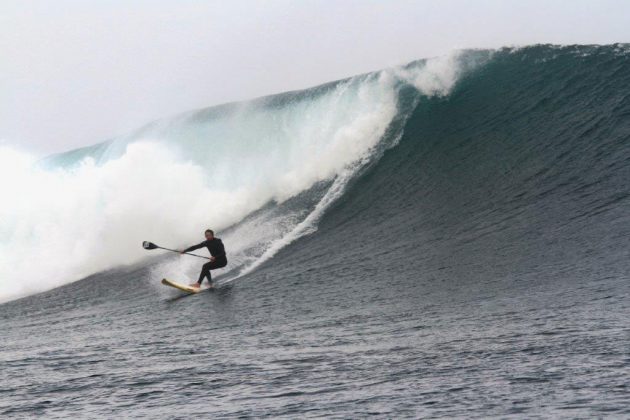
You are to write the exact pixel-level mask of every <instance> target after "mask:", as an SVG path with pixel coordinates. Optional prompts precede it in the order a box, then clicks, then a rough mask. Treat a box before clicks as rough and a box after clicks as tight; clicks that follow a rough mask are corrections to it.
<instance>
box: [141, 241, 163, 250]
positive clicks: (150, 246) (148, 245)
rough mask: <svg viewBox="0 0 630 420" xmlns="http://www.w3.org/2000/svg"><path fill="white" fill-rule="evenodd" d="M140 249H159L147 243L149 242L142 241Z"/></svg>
mask: <svg viewBox="0 0 630 420" xmlns="http://www.w3.org/2000/svg"><path fill="white" fill-rule="evenodd" d="M142 248H144V249H156V248H159V247H158V246H157V245H156V244H154V243H152V242H149V241H144V242H142Z"/></svg>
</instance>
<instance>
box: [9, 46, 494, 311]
mask: <svg viewBox="0 0 630 420" xmlns="http://www.w3.org/2000/svg"><path fill="white" fill-rule="evenodd" d="M488 56H489V53H488V52H470V53H460V54H454V55H450V56H446V57H442V58H437V59H433V60H423V61H418V62H415V63H412V64H410V65H408V66H406V67H404V68H398V69H391V70H385V71H381V72H376V73H371V74H366V75H362V76H357V77H354V78H350V79H347V80H342V81H339V82H334V83H329V84H327V85H323V86H319V87H316V88H312V89H309V90H305V91H299V92H290V93H286V94H281V95H276V96H271V97H266V98H261V99H257V100H253V101H250V102H245V103H236V104H227V105H222V106H218V107H213V108H209V109H205V110H201V111H195V112H189V113H187V114H184V115H180V116H177V117H175V118H172V119H170V120H164V121H158V122H156V123H153V124H149V125H147V126H145V127H143V128H141V129H139V130H137V131H135V132H133V133H130V134H129V135H125V136H122V137H120V138H116V139H113V140H110V141H107V142H104V143H101V144H97V145H95V146H92V147H88V148H83V149H79V150H73V151H70V152H67V153H62V154H59V155H55V156H51V157H48V158H46V159H44V160H43V161H40V162H34V161H33V159H32V158H31V157H29V156H27V155H24V154H21V153H18V152H16V151H14V150H11V149H7V148H4V149H2V150H0V163H1V165H0V166H1V167H2V168H3V169H2V171H3V174H2V179H3V181H2V184H0V194H1V195H2V197H4V198H5V200H4V201H5V202H6V205H3V208H2V210H0V232H2V240H1V241H0V254H1V255H2V256H1V257H0V258H2V261H0V262H1V264H0V279H1V280H0V282H1V283H0V301H3V300H9V299H12V298H16V297H20V296H24V295H27V294H32V293H36V292H40V291H43V290H46V289H50V288H53V287H57V286H59V285H62V284H65V283H69V282H73V281H76V280H79V279H81V278H83V277H85V276H88V275H90V274H94V273H97V272H100V271H103V270H106V269H109V268H112V267H115V266H119V265H123V264H132V263H136V262H138V261H140V260H141V259H142V258H146V256H147V253H146V251H144V250H143V249H142V248H141V247H139V244H140V243H141V242H142V241H143V240H146V239H150V240H152V241H154V242H156V243H158V244H160V245H163V246H167V247H175V246H183V245H185V244H190V243H191V242H192V243H195V242H197V239H201V238H202V235H201V232H203V230H204V229H205V228H206V227H212V228H213V229H215V230H218V231H219V232H221V236H222V237H223V239H224V241H225V242H226V243H227V244H229V248H230V262H231V264H230V269H231V277H232V279H233V278H235V277H236V276H238V275H239V274H243V273H246V272H250V271H251V270H253V269H254V268H255V267H257V266H258V265H260V264H261V263H262V262H264V261H265V260H267V259H269V258H271V257H272V256H273V255H274V254H275V253H276V252H277V251H278V250H279V249H281V248H282V247H284V246H286V245H287V244H289V243H291V242H292V241H294V240H295V239H297V238H299V237H301V236H303V235H305V234H307V233H310V232H313V231H314V230H315V229H316V226H317V222H318V220H319V218H320V217H321V215H322V214H323V213H324V212H325V210H326V208H327V207H328V206H329V205H330V204H331V203H332V202H334V201H335V200H336V199H337V198H338V197H339V196H341V195H342V194H343V191H344V190H345V186H346V185H347V184H348V182H349V181H350V180H352V179H354V177H355V176H356V174H358V173H360V171H361V169H362V168H364V167H366V165H368V164H369V163H371V162H374V161H376V160H377V159H378V157H379V156H380V155H381V154H382V152H383V151H384V150H385V149H387V148H388V147H392V146H394V145H395V144H396V142H397V141H398V139H399V138H400V135H401V134H402V129H403V124H404V122H405V120H406V118H407V116H408V115H409V114H410V112H412V111H413V104H409V103H405V102H404V100H403V98H402V97H401V92H402V91H404V90H405V89H408V88H409V87H410V86H413V89H414V90H415V91H416V92H421V94H423V95H446V94H448V93H449V91H450V89H452V87H453V86H454V85H455V83H456V81H457V80H458V78H459V77H460V76H461V75H462V74H464V73H465V72H467V71H470V69H472V68H474V67H475V66H477V65H478V64H479V63H480V62H482V61H483V60H485V59H487V58H488ZM416 96H417V97H419V95H416ZM228 228H229V229H228ZM195 263H196V261H190V260H186V261H184V260H181V261H177V262H175V261H172V260H168V261H163V262H162V263H160V264H158V265H156V267H155V270H157V271H158V272H159V273H160V275H168V274H169V273H171V272H172V273H176V274H177V275H178V277H179V278H181V275H182V274H181V273H182V272H188V271H190V277H191V278H192V277H193V276H194V274H192V273H193V272H194V271H196V268H195V267H196V264H195Z"/></svg>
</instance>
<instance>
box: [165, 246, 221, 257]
mask: <svg viewBox="0 0 630 420" xmlns="http://www.w3.org/2000/svg"><path fill="white" fill-rule="evenodd" d="M155 247H156V248H160V249H163V250H165V251H171V252H177V253H178V254H179V251H178V250H176V249H169V248H164V247H161V246H157V245H155ZM184 254H186V255H192V256H193V257H198V258H204V259H206V260H209V259H210V258H208V257H204V256H202V255H197V254H191V253H190V252H184Z"/></svg>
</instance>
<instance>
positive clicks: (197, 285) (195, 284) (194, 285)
mask: <svg viewBox="0 0 630 420" xmlns="http://www.w3.org/2000/svg"><path fill="white" fill-rule="evenodd" d="M189 286H190V287H194V288H195V289H199V288H200V287H201V284H199V283H190V284H189Z"/></svg>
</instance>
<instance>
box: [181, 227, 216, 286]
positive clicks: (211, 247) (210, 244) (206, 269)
mask: <svg viewBox="0 0 630 420" xmlns="http://www.w3.org/2000/svg"><path fill="white" fill-rule="evenodd" d="M204 246H205V247H206V248H208V251H210V255H212V256H213V257H214V261H210V262H209V263H205V264H204V265H203V267H202V268H201V273H200V274H199V281H198V282H197V283H199V284H201V282H202V281H203V279H204V277H207V278H208V283H210V284H211V285H212V275H211V274H210V270H214V269H216V268H222V267H225V266H226V265H227V257H226V256H225V247H224V246H223V242H221V239H219V238H212V239H210V240H209V241H208V240H205V241H203V242H202V243H200V244H197V245H193V246H191V247H189V248H186V249H185V250H184V252H190V251H194V250H195V249H199V248H203V247H204Z"/></svg>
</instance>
